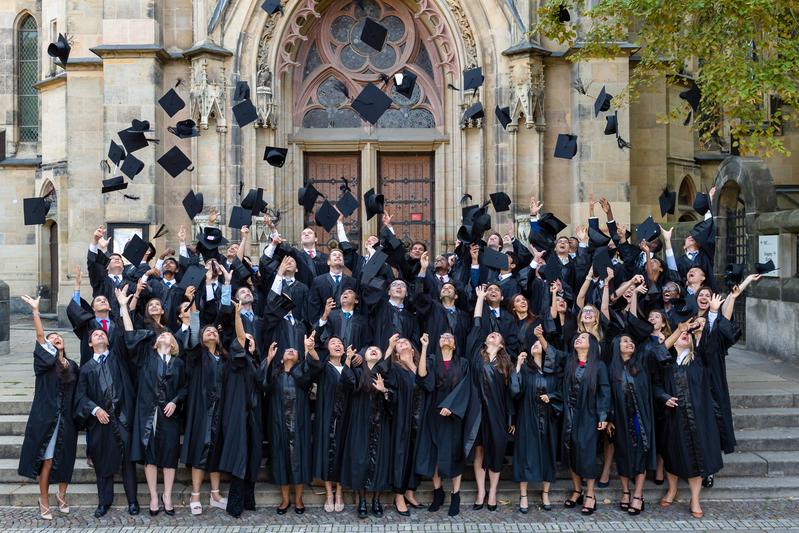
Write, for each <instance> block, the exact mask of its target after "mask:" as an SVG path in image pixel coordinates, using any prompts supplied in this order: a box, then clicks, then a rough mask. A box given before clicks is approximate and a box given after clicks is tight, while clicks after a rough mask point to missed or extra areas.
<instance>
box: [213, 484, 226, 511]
mask: <svg viewBox="0 0 799 533" xmlns="http://www.w3.org/2000/svg"><path fill="white" fill-rule="evenodd" d="M214 493H216V495H217V496H219V489H216V490H212V491H211V496H210V499H211V507H216V508H217V509H222V510H223V511H224V510H226V509H227V498H223V497H221V496H219V499H218V500H215V499H214Z"/></svg>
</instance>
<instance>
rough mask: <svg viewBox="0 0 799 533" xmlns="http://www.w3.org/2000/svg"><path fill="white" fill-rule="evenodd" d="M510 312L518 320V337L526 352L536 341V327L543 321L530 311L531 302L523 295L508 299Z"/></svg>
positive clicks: (512, 296) (522, 348)
mask: <svg viewBox="0 0 799 533" xmlns="http://www.w3.org/2000/svg"><path fill="white" fill-rule="evenodd" d="M508 312H509V313H511V315H512V316H513V317H514V318H515V319H516V330H517V334H516V336H517V337H518V339H519V346H521V350H523V351H526V350H527V349H529V347H530V346H532V345H533V343H534V342H535V340H536V337H535V334H534V333H533V332H534V331H535V328H536V326H538V325H539V324H541V319H540V318H539V317H537V316H536V315H534V314H533V313H532V311H531V310H530V301H529V300H528V299H527V298H526V297H525V296H524V295H523V294H519V293H517V294H514V295H511V296H510V297H509V298H508Z"/></svg>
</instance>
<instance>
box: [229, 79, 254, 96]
mask: <svg viewBox="0 0 799 533" xmlns="http://www.w3.org/2000/svg"><path fill="white" fill-rule="evenodd" d="M249 99H250V84H249V83H247V80H239V81H237V82H236V88H235V89H234V91H233V100H234V101H239V100H249Z"/></svg>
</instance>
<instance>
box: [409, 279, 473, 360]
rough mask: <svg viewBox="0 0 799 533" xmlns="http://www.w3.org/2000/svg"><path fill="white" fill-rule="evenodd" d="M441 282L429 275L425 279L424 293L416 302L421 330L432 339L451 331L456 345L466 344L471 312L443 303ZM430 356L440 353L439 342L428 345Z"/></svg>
mask: <svg viewBox="0 0 799 533" xmlns="http://www.w3.org/2000/svg"><path fill="white" fill-rule="evenodd" d="M438 285H439V282H438V281H436V279H435V278H431V277H430V276H427V277H426V278H425V280H424V287H425V290H424V293H422V294H420V295H419V297H418V298H417V302H416V310H417V313H418V315H419V318H420V322H421V330H422V332H424V333H427V334H428V335H429V336H430V338H431V339H434V340H435V339H439V338H440V337H441V334H442V333H445V332H449V333H452V334H453V335H454V336H455V346H466V337H467V335H468V334H469V325H470V322H471V320H470V319H469V314H468V313H466V312H465V311H463V310H462V309H459V308H458V307H454V308H452V310H448V309H447V308H446V307H444V306H443V305H442V304H441V301H440V299H439V294H440V292H441V289H440V287H439V288H436V286H438ZM428 351H429V353H428V357H432V356H433V355H438V354H439V353H440V348H439V346H438V342H433V343H431V344H430V346H429V347H428Z"/></svg>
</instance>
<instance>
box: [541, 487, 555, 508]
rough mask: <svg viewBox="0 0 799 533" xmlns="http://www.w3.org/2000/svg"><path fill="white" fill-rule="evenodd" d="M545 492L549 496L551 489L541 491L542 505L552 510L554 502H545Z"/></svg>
mask: <svg viewBox="0 0 799 533" xmlns="http://www.w3.org/2000/svg"><path fill="white" fill-rule="evenodd" d="M545 494H546V495H547V497H549V491H548V490H542V491H541V507H542V508H543V509H544V511H551V510H552V502H550V503H544V495H545Z"/></svg>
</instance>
